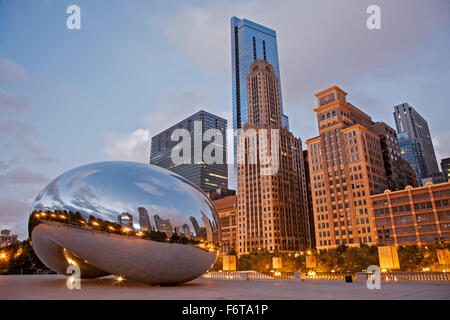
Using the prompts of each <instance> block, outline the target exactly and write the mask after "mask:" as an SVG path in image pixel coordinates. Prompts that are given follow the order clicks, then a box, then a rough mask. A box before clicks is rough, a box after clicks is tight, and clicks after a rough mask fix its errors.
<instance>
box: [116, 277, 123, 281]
mask: <svg viewBox="0 0 450 320" xmlns="http://www.w3.org/2000/svg"><path fill="white" fill-rule="evenodd" d="M116 280H117V281H118V282H122V281H123V280H124V279H123V278H122V277H118V278H117V279H116Z"/></svg>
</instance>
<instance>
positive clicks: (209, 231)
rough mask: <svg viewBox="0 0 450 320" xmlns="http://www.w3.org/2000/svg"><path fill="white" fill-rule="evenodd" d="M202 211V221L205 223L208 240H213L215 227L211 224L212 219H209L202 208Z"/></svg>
mask: <svg viewBox="0 0 450 320" xmlns="http://www.w3.org/2000/svg"><path fill="white" fill-rule="evenodd" d="M200 212H201V213H202V221H203V223H204V225H205V230H206V240H208V241H213V227H212V225H211V221H209V219H208V217H207V216H206V214H205V213H204V212H203V211H201V210H200Z"/></svg>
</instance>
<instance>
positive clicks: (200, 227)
mask: <svg viewBox="0 0 450 320" xmlns="http://www.w3.org/2000/svg"><path fill="white" fill-rule="evenodd" d="M218 223H219V219H218V216H217V213H216V211H215V209H214V207H213V205H212V203H211V201H210V200H209V199H208V197H207V196H206V195H205V194H204V193H203V192H202V191H201V190H200V189H199V188H197V187H196V186H195V185H193V184H192V183H191V182H189V181H187V180H186V179H185V178H183V177H181V176H179V175H177V174H175V173H172V172H171V171H168V170H166V169H163V168H160V167H157V166H153V165H149V164H143V163H134V162H118V161H113V162H100V163H93V164H88V165H84V166H81V167H78V168H75V169H73V170H70V171H68V172H66V173H64V174H62V175H60V176H58V177H57V178H56V179H54V180H53V181H52V182H51V183H50V184H49V185H48V186H46V187H45V188H44V190H42V191H41V192H40V193H39V195H38V196H37V198H36V200H35V202H34V204H33V206H32V209H31V215H30V220H29V234H30V239H31V240H32V244H33V248H34V250H35V251H36V254H37V255H38V257H39V258H40V259H41V260H42V262H44V263H45V264H46V265H47V266H48V267H49V268H51V269H53V270H54V271H56V272H59V273H65V270H66V268H67V266H68V265H70V264H76V265H78V266H79V267H80V268H81V275H82V277H84V278H92V277H99V276H104V275H107V274H114V275H117V276H122V277H124V278H128V279H130V280H137V281H143V282H148V283H154V284H156V283H159V284H164V283H166V284H169V283H180V282H186V281H190V280H192V279H194V278H195V277H197V276H199V275H201V274H202V273H204V272H206V271H207V270H208V269H209V268H210V267H211V266H212V265H213V264H214V262H215V259H216V255H217V252H218V250H219V245H220V228H219V225H218Z"/></svg>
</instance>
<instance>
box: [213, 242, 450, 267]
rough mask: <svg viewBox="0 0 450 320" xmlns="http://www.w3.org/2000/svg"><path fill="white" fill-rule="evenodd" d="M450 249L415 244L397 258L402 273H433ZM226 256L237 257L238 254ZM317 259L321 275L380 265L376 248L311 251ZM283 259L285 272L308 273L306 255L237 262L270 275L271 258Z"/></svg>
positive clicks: (258, 254)
mask: <svg viewBox="0 0 450 320" xmlns="http://www.w3.org/2000/svg"><path fill="white" fill-rule="evenodd" d="M443 248H450V244H446V245H442V244H434V243H433V244H429V245H427V246H422V247H418V246H415V245H410V246H400V247H399V248H398V257H399V262H400V270H401V271H421V270H423V268H430V270H441V269H442V266H440V265H439V262H438V258H437V251H436V249H443ZM227 254H230V255H235V254H236V253H235V251H234V250H232V251H229V252H228V253H227ZM312 254H313V255H315V256H316V262H317V265H316V268H314V269H315V271H318V272H331V271H332V270H334V271H335V272H360V271H363V270H366V269H367V267H368V266H370V265H379V258H378V248H377V246H367V245H364V244H361V246H360V247H347V246H345V245H341V246H339V247H337V248H333V249H328V250H320V251H319V252H316V251H312ZM273 257H282V271H283V272H295V271H302V272H305V271H308V269H307V268H306V254H303V255H301V254H293V253H270V252H268V251H267V250H255V251H253V252H251V253H249V254H247V255H243V256H240V257H239V258H238V259H237V261H236V269H237V270H238V271H244V270H255V271H258V272H270V271H271V270H273V268H272V258H273ZM222 269H223V261H222V258H220V257H219V258H218V259H217V262H216V264H215V265H214V266H213V268H212V271H218V270H222Z"/></svg>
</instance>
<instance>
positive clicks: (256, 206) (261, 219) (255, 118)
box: [236, 60, 312, 255]
mask: <svg viewBox="0 0 450 320" xmlns="http://www.w3.org/2000/svg"><path fill="white" fill-rule="evenodd" d="M279 88H280V86H279V85H278V79H277V77H276V75H275V73H274V70H273V68H272V66H271V65H270V64H269V63H267V62H266V61H264V60H257V61H255V62H254V63H253V64H252V65H251V66H250V74H249V75H248V77H247V90H248V110H249V119H248V123H246V124H245V125H244V132H243V133H242V134H241V135H240V136H239V139H238V151H237V191H238V195H237V196H238V222H237V223H238V234H237V239H236V243H237V253H238V254H239V255H242V254H246V253H249V252H251V251H253V250H258V249H263V248H264V249H267V250H268V251H271V252H275V251H280V252H293V251H302V250H307V249H309V248H311V247H312V242H311V234H310V231H309V230H310V226H309V211H308V204H307V193H306V192H307V191H306V182H305V168H304V162H303V152H302V142H301V140H300V139H298V138H295V137H294V135H293V134H292V133H291V132H289V131H288V130H287V129H286V128H284V127H282V124H281V106H280V93H279V91H278V90H279Z"/></svg>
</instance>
